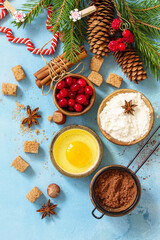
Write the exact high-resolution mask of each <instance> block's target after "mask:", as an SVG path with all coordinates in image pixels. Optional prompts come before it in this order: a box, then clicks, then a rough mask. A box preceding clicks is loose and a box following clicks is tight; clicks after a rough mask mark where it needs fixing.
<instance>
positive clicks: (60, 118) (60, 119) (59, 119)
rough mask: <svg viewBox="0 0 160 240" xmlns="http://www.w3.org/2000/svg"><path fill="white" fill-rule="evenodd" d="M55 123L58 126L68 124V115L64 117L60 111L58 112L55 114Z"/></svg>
mask: <svg viewBox="0 0 160 240" xmlns="http://www.w3.org/2000/svg"><path fill="white" fill-rule="evenodd" d="M53 122H55V123H56V124H59V125H62V124H64V123H65V122H66V115H64V114H63V113H62V112H60V111H56V112H54V113H53Z"/></svg>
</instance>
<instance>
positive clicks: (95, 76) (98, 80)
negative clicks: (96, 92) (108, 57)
mask: <svg viewBox="0 0 160 240" xmlns="http://www.w3.org/2000/svg"><path fill="white" fill-rule="evenodd" d="M88 79H89V80H90V81H91V82H93V83H94V84H95V85H97V86H98V87H99V86H100V85H101V84H102V82H103V77H102V76H101V75H100V74H99V73H98V72H95V71H92V72H91V73H90V74H89V76H88Z"/></svg>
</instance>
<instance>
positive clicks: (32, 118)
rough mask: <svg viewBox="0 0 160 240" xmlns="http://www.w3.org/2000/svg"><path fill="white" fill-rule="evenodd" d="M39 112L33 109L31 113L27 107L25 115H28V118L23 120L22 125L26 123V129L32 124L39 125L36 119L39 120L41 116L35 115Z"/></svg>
mask: <svg viewBox="0 0 160 240" xmlns="http://www.w3.org/2000/svg"><path fill="white" fill-rule="evenodd" d="M38 110H39V107H38V108H35V109H34V110H33V111H31V108H30V106H27V113H28V117H27V118H25V119H23V121H22V124H25V123H27V125H28V127H29V128H30V127H31V125H32V123H35V124H36V125H39V123H38V122H37V120H36V119H37V118H41V115H38V114H36V113H37V112H38Z"/></svg>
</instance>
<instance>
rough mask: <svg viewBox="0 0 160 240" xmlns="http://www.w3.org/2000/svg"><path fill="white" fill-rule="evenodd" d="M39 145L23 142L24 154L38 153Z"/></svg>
mask: <svg viewBox="0 0 160 240" xmlns="http://www.w3.org/2000/svg"><path fill="white" fill-rule="evenodd" d="M38 148H39V143H38V142H36V141H25V142H24V148H23V151H24V152H28V153H38Z"/></svg>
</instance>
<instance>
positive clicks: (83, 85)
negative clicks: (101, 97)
mask: <svg viewBox="0 0 160 240" xmlns="http://www.w3.org/2000/svg"><path fill="white" fill-rule="evenodd" d="M77 83H78V84H79V85H80V86H81V87H85V86H86V85H87V83H86V81H85V80H84V79H83V78H80V79H78V81H77Z"/></svg>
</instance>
